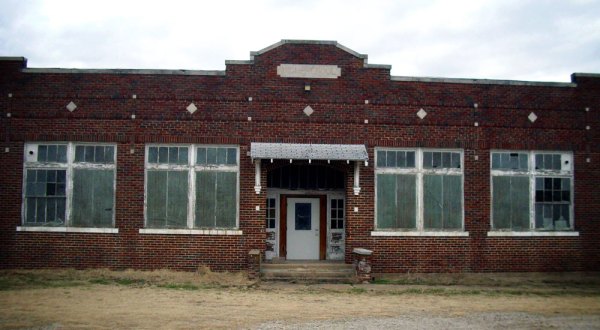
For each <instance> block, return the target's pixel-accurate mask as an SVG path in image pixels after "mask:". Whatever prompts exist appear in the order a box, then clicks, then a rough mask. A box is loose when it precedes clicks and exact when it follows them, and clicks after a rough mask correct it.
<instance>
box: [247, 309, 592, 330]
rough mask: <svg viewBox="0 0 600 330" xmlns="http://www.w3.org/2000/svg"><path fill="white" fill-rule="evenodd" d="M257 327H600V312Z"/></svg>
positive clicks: (413, 316)
mask: <svg viewBox="0 0 600 330" xmlns="http://www.w3.org/2000/svg"><path fill="white" fill-rule="evenodd" d="M256 329H289V330H292V329H600V315H582V316H576V317H574V316H547V315H534V314H527V313H477V314H469V315H465V316H456V317H450V316H448V317H440V316H428V315H423V314H409V315H404V316H401V317H391V318H356V319H344V320H327V321H313V322H306V323H295V324H289V323H288V322H284V321H273V322H268V323H263V324H261V325H260V326H258V327H257V328H256Z"/></svg>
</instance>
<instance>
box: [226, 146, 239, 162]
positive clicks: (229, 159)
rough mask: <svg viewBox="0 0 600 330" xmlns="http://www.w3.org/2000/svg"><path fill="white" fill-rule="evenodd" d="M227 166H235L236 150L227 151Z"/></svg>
mask: <svg viewBox="0 0 600 330" xmlns="http://www.w3.org/2000/svg"><path fill="white" fill-rule="evenodd" d="M227 164H229V165H236V164H237V149H235V148H228V149H227Z"/></svg>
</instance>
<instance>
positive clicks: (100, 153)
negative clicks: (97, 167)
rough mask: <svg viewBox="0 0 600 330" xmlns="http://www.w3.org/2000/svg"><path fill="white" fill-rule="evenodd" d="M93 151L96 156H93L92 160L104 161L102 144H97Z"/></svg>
mask: <svg viewBox="0 0 600 330" xmlns="http://www.w3.org/2000/svg"><path fill="white" fill-rule="evenodd" d="M95 153H96V157H95V159H94V161H95V162H96V163H105V161H104V147H103V146H97V147H96V151H95Z"/></svg>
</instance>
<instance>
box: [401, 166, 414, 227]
mask: <svg viewBox="0 0 600 330" xmlns="http://www.w3.org/2000/svg"><path fill="white" fill-rule="evenodd" d="M416 183H417V178H416V176H414V175H396V205H397V207H396V226H397V228H416V221H417V220H416V209H417V198H416V197H417V196H416Z"/></svg>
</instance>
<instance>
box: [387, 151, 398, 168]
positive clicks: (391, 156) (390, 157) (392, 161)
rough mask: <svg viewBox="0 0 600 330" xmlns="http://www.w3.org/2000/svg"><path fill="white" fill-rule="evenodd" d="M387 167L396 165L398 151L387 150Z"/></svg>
mask: <svg viewBox="0 0 600 330" xmlns="http://www.w3.org/2000/svg"><path fill="white" fill-rule="evenodd" d="M387 167H396V152H395V151H388V152H387Z"/></svg>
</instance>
